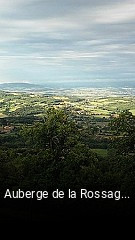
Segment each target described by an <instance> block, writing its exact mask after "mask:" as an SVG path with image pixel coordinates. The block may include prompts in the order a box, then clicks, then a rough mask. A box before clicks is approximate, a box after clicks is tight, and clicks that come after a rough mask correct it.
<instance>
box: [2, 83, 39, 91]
mask: <svg viewBox="0 0 135 240" xmlns="http://www.w3.org/2000/svg"><path fill="white" fill-rule="evenodd" d="M37 88H38V89H40V88H41V89H42V88H43V86H41V85H37V84H30V83H1V84H0V90H27V89H37Z"/></svg>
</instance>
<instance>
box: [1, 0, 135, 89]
mask: <svg viewBox="0 0 135 240" xmlns="http://www.w3.org/2000/svg"><path fill="white" fill-rule="evenodd" d="M123 80H124V81H126V82H128V81H135V0H0V83H7V82H29V83H40V84H44V83H51V82H52V83H53V82H55V83H57V82H59V83H64V82H67V83H70V82H76V83H77V82H82V83H83V82H101V84H102V82H103V81H107V82H111V81H116V82H117V81H123Z"/></svg>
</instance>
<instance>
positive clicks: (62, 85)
mask: <svg viewBox="0 0 135 240" xmlns="http://www.w3.org/2000/svg"><path fill="white" fill-rule="evenodd" d="M108 87H111V88H118V89H119V88H135V81H128V82H126V81H120V82H117V81H112V82H107V81H106V82H105V81H103V82H96V81H95V82H94V81H93V82H90V81H89V82H88V81H87V82H85V81H82V82H78V81H73V82H48V83H45V84H32V83H1V84H0V90H5V91H33V92H43V91H49V90H62V89H65V90H66V89H73V88H74V89H77V88H108Z"/></svg>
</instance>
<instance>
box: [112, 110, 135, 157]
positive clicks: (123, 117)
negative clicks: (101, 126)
mask: <svg viewBox="0 0 135 240" xmlns="http://www.w3.org/2000/svg"><path fill="white" fill-rule="evenodd" d="M110 127H111V130H112V131H113V133H114V139H113V143H114V147H115V148H116V149H117V150H118V152H121V153H123V154H129V153H131V152H132V153H134V151H135V116H133V115H132V113H131V112H129V111H128V110H125V111H123V112H121V113H120V114H119V116H118V117H117V118H114V119H113V120H112V121H111V123H110Z"/></svg>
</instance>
